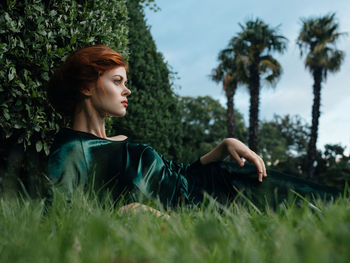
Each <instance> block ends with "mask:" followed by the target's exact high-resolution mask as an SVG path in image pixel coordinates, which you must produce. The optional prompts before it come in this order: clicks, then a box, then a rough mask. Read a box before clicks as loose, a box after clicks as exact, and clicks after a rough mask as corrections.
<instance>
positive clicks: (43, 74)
mask: <svg viewBox="0 0 350 263" xmlns="http://www.w3.org/2000/svg"><path fill="white" fill-rule="evenodd" d="M127 20H128V14H127V7H126V0H99V1H93V0H86V1H77V0H76V1H74V0H73V1H72V0H60V1H44V0H31V1H30V0H27V1H10V0H8V1H7V2H6V3H3V4H2V6H1V8H0V140H1V143H0V153H1V155H4V158H1V159H3V163H2V164H0V171H1V170H3V171H4V170H8V169H9V168H10V166H11V164H9V163H7V162H11V161H12V160H10V159H11V158H10V156H12V155H13V151H17V152H19V155H22V157H20V158H17V160H19V163H18V164H19V165H20V166H24V167H25V166H26V164H25V160H26V159H27V158H26V155H25V154H23V153H24V152H27V153H31V154H33V153H35V152H39V153H40V154H38V158H45V156H46V155H47V154H48V153H49V145H50V144H51V143H52V140H53V135H54V134H55V133H56V131H57V130H58V128H59V126H60V125H62V124H63V123H64V121H63V120H62V117H61V116H60V115H59V114H57V113H56V112H55V111H54V110H53V109H52V107H51V106H50V105H49V104H48V102H47V100H46V94H45V88H44V87H45V84H46V82H47V81H48V79H49V77H50V75H51V74H52V72H53V70H54V69H55V68H56V67H57V66H59V64H60V63H61V62H62V61H63V60H64V59H65V58H66V57H67V55H68V54H70V53H71V52H72V51H73V50H76V49H78V48H80V47H83V46H88V45H92V44H97V43H101V44H105V45H108V46H110V47H111V48H113V49H116V50H118V51H119V52H121V53H122V54H124V55H127V54H128V49H127V44H128V37H127V34H128V27H127ZM62 103H64V102H62ZM14 155H18V154H17V153H16V154H14Z"/></svg>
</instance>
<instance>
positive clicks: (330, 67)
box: [297, 13, 344, 179]
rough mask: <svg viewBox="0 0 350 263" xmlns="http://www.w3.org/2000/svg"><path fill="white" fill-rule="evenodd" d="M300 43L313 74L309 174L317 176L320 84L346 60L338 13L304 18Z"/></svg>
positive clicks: (302, 53)
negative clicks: (337, 46)
mask: <svg viewBox="0 0 350 263" xmlns="http://www.w3.org/2000/svg"><path fill="white" fill-rule="evenodd" d="M301 21H302V28H301V30H300V33H299V36H298V39H297V44H298V46H299V48H300V51H301V56H303V55H304V54H306V57H305V67H306V68H308V69H309V71H310V73H311V74H312V76H313V78H314V85H313V94H314V101H313V106H312V126H311V136H310V141H309V146H308V177H309V178H310V179H314V172H315V159H316V142H317V136H318V125H319V118H320V104H321V84H322V82H323V81H325V80H326V78H327V73H328V72H337V71H339V69H340V66H341V64H342V62H343V60H344V52H343V51H341V50H338V49H337V48H336V42H337V41H338V39H339V38H340V37H341V36H342V35H344V33H339V31H338V28H339V24H338V23H337V22H336V19H335V14H334V13H333V14H328V15H325V16H322V17H316V18H314V17H312V18H303V19H301Z"/></svg>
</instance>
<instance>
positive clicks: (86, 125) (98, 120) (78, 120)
mask: <svg viewBox="0 0 350 263" xmlns="http://www.w3.org/2000/svg"><path fill="white" fill-rule="evenodd" d="M73 130H76V131H82V132H88V133H92V134H94V135H96V136H98V137H101V138H104V139H107V136H106V130H105V118H104V116H101V115H100V114H99V113H98V112H97V111H96V110H94V108H93V107H92V106H91V105H90V103H89V102H86V101H85V102H83V103H81V104H80V105H79V106H78V107H77V109H76V111H75V113H74V117H73Z"/></svg>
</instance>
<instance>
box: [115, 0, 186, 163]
mask: <svg viewBox="0 0 350 263" xmlns="http://www.w3.org/2000/svg"><path fill="white" fill-rule="evenodd" d="M140 2H145V1H139V0H128V1H127V7H128V11H129V18H130V19H129V24H128V27H129V34H128V37H129V51H130V54H129V59H128V63H129V72H128V82H129V84H128V87H129V88H130V90H131V95H130V96H129V98H128V100H129V108H128V112H127V115H126V116H125V117H124V118H115V119H113V124H112V126H113V130H114V131H113V132H114V133H119V134H120V133H122V134H126V135H127V136H129V137H131V138H132V139H133V140H135V141H141V142H145V143H149V144H150V145H151V146H152V147H154V148H155V149H156V150H157V151H158V152H159V153H161V154H162V155H164V157H166V158H171V159H175V160H176V159H180V157H181V156H180V145H181V142H182V136H183V135H182V126H181V109H180V104H179V100H178V97H177V96H176V95H175V93H174V91H173V89H172V85H171V72H170V70H169V68H168V65H167V63H166V62H165V60H164V57H163V55H162V54H161V53H160V52H158V51H157V47H156V44H155V42H154V40H153V38H152V35H151V32H150V28H149V26H147V24H146V21H145V15H144V7H143V5H142V4H141V3H140ZM146 2H149V3H152V2H153V1H146Z"/></svg>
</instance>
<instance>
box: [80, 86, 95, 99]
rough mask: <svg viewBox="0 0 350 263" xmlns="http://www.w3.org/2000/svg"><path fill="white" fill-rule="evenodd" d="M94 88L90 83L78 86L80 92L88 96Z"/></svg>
mask: <svg viewBox="0 0 350 263" xmlns="http://www.w3.org/2000/svg"><path fill="white" fill-rule="evenodd" d="M94 88H95V87H94V86H93V85H92V84H87V85H84V86H83V87H81V88H80V92H81V93H82V94H83V95H85V96H87V97H90V96H91V95H92V92H93V90H94Z"/></svg>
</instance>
